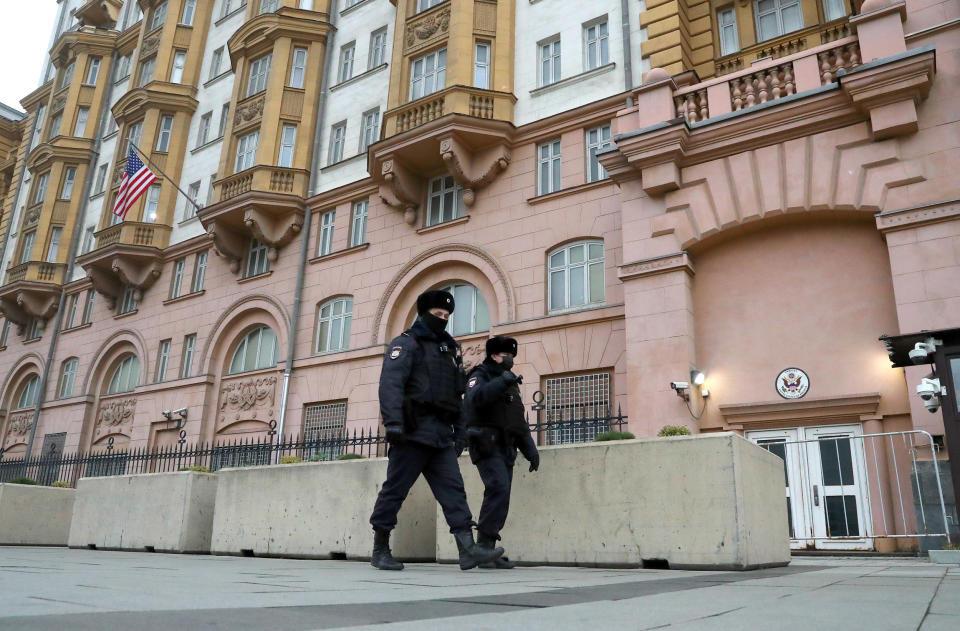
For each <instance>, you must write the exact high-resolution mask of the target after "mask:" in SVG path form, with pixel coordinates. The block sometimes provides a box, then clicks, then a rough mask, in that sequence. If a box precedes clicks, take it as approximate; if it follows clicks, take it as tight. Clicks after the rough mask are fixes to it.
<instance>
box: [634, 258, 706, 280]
mask: <svg viewBox="0 0 960 631" xmlns="http://www.w3.org/2000/svg"><path fill="white" fill-rule="evenodd" d="M678 270H683V271H685V272H686V273H688V274H690V275H691V276H693V275H694V274H695V273H696V272H695V270H694V269H693V261H691V260H690V255H689V254H687V253H686V252H685V251H684V252H674V253H673V254H665V255H663V256H654V257H652V258H649V259H640V260H639V261H632V262H630V263H624V264H623V265H620V266H619V267H617V278H619V279H620V280H621V281H625V280H630V279H634V278H642V277H644V276H653V275H655V274H665V273H667V272H675V271H678Z"/></svg>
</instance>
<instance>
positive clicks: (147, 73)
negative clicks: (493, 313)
mask: <svg viewBox="0 0 960 631" xmlns="http://www.w3.org/2000/svg"><path fill="white" fill-rule="evenodd" d="M156 64H157V58H156V57H151V58H150V59H145V60H144V61H143V63H142V64H140V79H139V81H138V82H137V87H140V88H142V87H143V86H145V85H147V84H148V83H150V82H151V81H153V69H154V68H155V67H156Z"/></svg>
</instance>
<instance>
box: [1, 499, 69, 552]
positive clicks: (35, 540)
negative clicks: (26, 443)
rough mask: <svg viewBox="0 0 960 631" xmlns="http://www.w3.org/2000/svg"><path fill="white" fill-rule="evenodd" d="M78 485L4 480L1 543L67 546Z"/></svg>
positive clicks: (7, 544)
mask: <svg viewBox="0 0 960 631" xmlns="http://www.w3.org/2000/svg"><path fill="white" fill-rule="evenodd" d="M75 495H76V491H75V490H74V489H62V488H57V487H51V486H33V485H28V484H0V545H3V546H16V545H25V546H65V545H67V536H68V535H69V534H70V518H71V516H72V515H73V501H74V497H75Z"/></svg>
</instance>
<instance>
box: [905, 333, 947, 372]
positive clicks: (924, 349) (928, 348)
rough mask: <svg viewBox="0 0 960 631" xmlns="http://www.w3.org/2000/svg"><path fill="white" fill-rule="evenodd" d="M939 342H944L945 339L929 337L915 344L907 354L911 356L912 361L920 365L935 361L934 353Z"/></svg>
mask: <svg viewBox="0 0 960 631" xmlns="http://www.w3.org/2000/svg"><path fill="white" fill-rule="evenodd" d="M938 344H943V341H942V340H935V339H933V338H932V337H928V338H927V339H925V340H924V341H922V342H917V343H916V344H914V346H913V348H912V349H910V352H908V353H907V355H908V356H909V357H910V361H912V362H913V363H914V364H916V365H918V366H919V365H921V364H930V363H933V354H934V353H935V352H936V351H937V345H938Z"/></svg>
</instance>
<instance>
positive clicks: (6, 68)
mask: <svg viewBox="0 0 960 631" xmlns="http://www.w3.org/2000/svg"><path fill="white" fill-rule="evenodd" d="M56 19H57V0H25V1H16V0H0V103H3V104H5V105H9V106H10V107H13V108H16V109H18V110H23V107H22V106H21V105H20V99H22V98H23V97H25V96H26V95H28V94H30V93H31V92H33V91H34V90H35V89H36V88H37V86H38V85H40V73H41V72H42V71H43V61H44V58H45V56H46V53H47V45H48V44H49V43H50V33H51V31H52V30H53V23H54V21H55V20H56Z"/></svg>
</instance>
